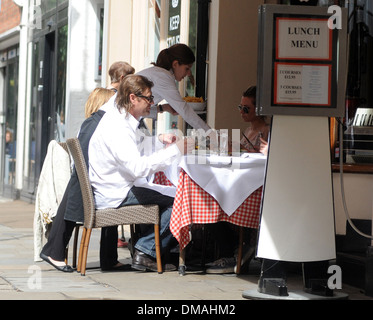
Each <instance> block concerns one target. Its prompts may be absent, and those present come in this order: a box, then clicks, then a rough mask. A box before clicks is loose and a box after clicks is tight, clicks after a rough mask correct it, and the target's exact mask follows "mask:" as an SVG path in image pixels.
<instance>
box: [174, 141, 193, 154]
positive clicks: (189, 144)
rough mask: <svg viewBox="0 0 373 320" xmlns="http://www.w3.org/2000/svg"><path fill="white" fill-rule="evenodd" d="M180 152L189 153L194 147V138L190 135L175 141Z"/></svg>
mask: <svg viewBox="0 0 373 320" xmlns="http://www.w3.org/2000/svg"><path fill="white" fill-rule="evenodd" d="M176 145H177V147H178V148H179V150H180V152H181V153H182V154H191V153H192V151H193V150H194V148H195V140H194V139H193V138H190V137H185V138H183V139H181V140H179V141H178V142H177V143H176Z"/></svg>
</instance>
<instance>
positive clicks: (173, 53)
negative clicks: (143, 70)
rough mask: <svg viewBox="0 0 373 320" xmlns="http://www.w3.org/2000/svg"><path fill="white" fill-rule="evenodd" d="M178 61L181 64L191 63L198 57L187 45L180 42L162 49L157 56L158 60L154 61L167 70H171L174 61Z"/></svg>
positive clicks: (157, 65)
mask: <svg viewBox="0 0 373 320" xmlns="http://www.w3.org/2000/svg"><path fill="white" fill-rule="evenodd" d="M175 60H176V61H177V62H178V63H179V64H191V63H194V61H196V57H195V55H194V53H193V51H192V49H190V48H189V47H188V46H187V45H185V44H182V43H178V44H175V45H173V46H171V47H169V48H167V49H164V50H162V51H161V52H160V53H159V55H158V58H157V62H156V63H153V64H154V65H155V66H156V67H161V68H164V69H166V70H171V68H172V63H173V62H174V61H175Z"/></svg>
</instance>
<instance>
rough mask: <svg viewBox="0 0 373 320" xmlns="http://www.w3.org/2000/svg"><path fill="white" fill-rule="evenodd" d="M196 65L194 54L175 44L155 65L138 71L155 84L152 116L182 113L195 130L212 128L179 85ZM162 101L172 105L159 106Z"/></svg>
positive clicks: (187, 48)
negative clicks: (199, 114) (187, 99)
mask: <svg viewBox="0 0 373 320" xmlns="http://www.w3.org/2000/svg"><path fill="white" fill-rule="evenodd" d="M194 62H195V56H194V53H193V51H192V50H191V49H190V48H189V47H188V46H187V45H185V44H181V43H179V44H175V45H173V46H171V47H170V48H168V49H164V50H162V51H161V52H160V53H159V55H158V58H157V62H156V63H153V65H154V66H152V67H149V68H147V69H144V70H142V71H140V72H138V73H137V74H138V75H141V76H145V77H146V78H148V79H149V80H151V81H152V82H153V83H154V87H153V88H152V94H153V95H154V104H153V106H152V110H151V113H150V116H151V117H152V118H155V117H156V113H157V112H163V111H168V112H170V113H171V114H173V115H175V114H179V115H180V116H181V117H182V118H183V119H184V120H185V121H186V122H187V123H188V124H189V125H191V126H192V127H193V128H195V129H204V130H205V131H208V130H209V129H210V127H209V126H208V125H207V124H206V123H205V122H204V121H203V120H202V119H201V118H200V117H199V116H198V114H197V113H196V112H195V111H194V110H193V108H192V107H191V106H190V105H188V103H187V102H185V101H184V99H183V98H182V97H181V95H180V92H179V90H178V88H177V86H176V81H177V82H179V81H181V80H183V79H184V78H185V77H187V76H188V77H189V76H191V68H192V66H193V63H194ZM162 100H166V101H167V103H168V104H164V105H159V103H160V102H161V101H162Z"/></svg>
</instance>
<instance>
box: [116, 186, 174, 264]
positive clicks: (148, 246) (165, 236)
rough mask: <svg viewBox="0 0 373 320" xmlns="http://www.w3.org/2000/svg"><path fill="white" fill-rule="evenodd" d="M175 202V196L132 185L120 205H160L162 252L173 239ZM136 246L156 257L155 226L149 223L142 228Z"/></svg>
mask: <svg viewBox="0 0 373 320" xmlns="http://www.w3.org/2000/svg"><path fill="white" fill-rule="evenodd" d="M173 203H174V198H172V197H168V196H165V195H163V194H161V193H159V192H157V191H154V190H151V189H147V188H141V187H132V188H131V190H130V191H129V193H128V195H127V197H126V198H125V199H124V201H123V202H122V204H121V205H120V206H121V207H122V206H130V205H137V204H142V205H147V204H155V205H158V206H159V211H160V227H159V233H160V241H161V250H162V252H165V250H167V249H168V248H169V247H170V244H171V241H172V239H173V236H172V233H171V231H170V219H171V212H172V206H173ZM144 229H145V230H144ZM135 248H136V249H137V250H139V251H141V252H143V253H145V254H147V255H149V256H151V257H153V258H155V257H156V253H155V235H154V226H152V225H147V226H146V227H145V228H142V232H141V237H140V238H139V239H138V240H137V242H136V245H135Z"/></svg>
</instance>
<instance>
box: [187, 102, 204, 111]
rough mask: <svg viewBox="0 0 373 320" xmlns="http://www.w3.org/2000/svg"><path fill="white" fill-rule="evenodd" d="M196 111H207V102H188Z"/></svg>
mask: <svg viewBox="0 0 373 320" xmlns="http://www.w3.org/2000/svg"><path fill="white" fill-rule="evenodd" d="M188 104H189V105H190V106H191V107H192V109H193V110H194V111H204V110H205V109H206V105H207V104H206V102H188Z"/></svg>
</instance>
